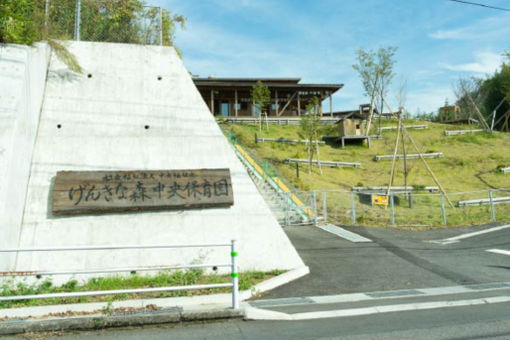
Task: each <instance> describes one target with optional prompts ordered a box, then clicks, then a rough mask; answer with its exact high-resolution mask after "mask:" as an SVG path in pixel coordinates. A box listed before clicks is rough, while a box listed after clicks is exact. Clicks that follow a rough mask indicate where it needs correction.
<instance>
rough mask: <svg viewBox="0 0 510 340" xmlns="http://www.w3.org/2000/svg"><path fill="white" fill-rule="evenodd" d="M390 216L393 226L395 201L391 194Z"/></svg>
mask: <svg viewBox="0 0 510 340" xmlns="http://www.w3.org/2000/svg"><path fill="white" fill-rule="evenodd" d="M390 218H391V221H390V222H391V225H392V226H395V201H394V198H393V194H390Z"/></svg>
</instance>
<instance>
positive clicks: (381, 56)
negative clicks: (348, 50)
mask: <svg viewBox="0 0 510 340" xmlns="http://www.w3.org/2000/svg"><path fill="white" fill-rule="evenodd" d="M396 51H397V48H396V47H394V46H388V47H380V48H379V49H378V50H377V51H372V50H368V51H365V50H363V49H359V50H358V51H356V54H357V56H356V58H357V64H355V65H353V66H352V67H353V68H354V69H355V70H356V71H358V73H359V75H360V78H361V82H362V84H363V88H364V90H365V94H366V95H367V96H368V97H369V98H370V116H369V119H368V121H367V128H366V131H367V133H369V132H370V131H369V130H370V125H371V119H372V113H373V108H374V106H377V105H379V107H378V110H379V113H382V112H383V105H384V103H383V99H382V98H383V96H385V95H386V92H387V91H388V87H389V85H390V83H391V80H392V79H393V76H394V73H393V66H394V65H395V60H394V56H395V53H396ZM378 98H379V99H380V101H379V103H377V99H378Z"/></svg>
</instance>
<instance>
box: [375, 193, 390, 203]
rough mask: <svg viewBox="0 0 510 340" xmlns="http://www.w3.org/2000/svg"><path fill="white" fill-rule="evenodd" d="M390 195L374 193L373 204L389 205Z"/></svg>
mask: <svg viewBox="0 0 510 340" xmlns="http://www.w3.org/2000/svg"><path fill="white" fill-rule="evenodd" d="M388 202H389V198H388V196H379V195H372V204H375V205H388Z"/></svg>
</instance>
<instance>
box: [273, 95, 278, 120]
mask: <svg viewBox="0 0 510 340" xmlns="http://www.w3.org/2000/svg"><path fill="white" fill-rule="evenodd" d="M274 108H275V110H276V117H278V116H279V114H278V90H274Z"/></svg>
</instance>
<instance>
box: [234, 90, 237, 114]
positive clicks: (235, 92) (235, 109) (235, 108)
mask: <svg viewBox="0 0 510 340" xmlns="http://www.w3.org/2000/svg"><path fill="white" fill-rule="evenodd" d="M234 94H235V107H234V111H235V115H236V117H237V89H235V91H234Z"/></svg>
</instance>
